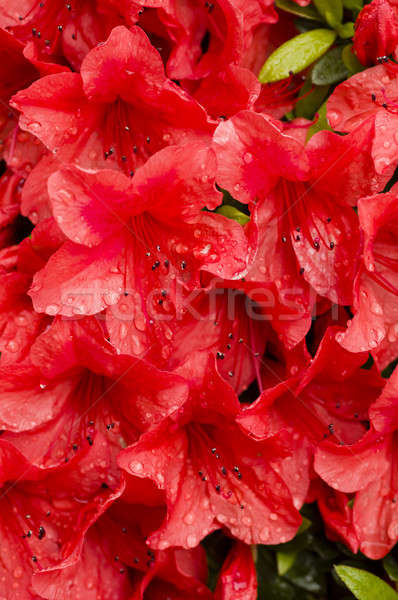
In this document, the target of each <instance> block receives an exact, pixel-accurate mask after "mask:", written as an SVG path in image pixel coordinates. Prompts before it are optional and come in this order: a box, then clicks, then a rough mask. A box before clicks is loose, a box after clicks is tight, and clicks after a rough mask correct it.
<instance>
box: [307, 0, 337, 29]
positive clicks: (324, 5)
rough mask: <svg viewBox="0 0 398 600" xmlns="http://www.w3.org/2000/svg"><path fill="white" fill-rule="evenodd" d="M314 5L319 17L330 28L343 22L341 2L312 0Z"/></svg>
mask: <svg viewBox="0 0 398 600" xmlns="http://www.w3.org/2000/svg"><path fill="white" fill-rule="evenodd" d="M314 4H315V6H316V8H317V10H318V12H319V14H320V15H322V17H323V18H324V19H325V21H326V23H327V24H328V25H330V27H333V28H335V27H337V26H338V25H340V24H341V21H342V20H343V2H342V0H314Z"/></svg>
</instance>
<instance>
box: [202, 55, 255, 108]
mask: <svg viewBox="0 0 398 600" xmlns="http://www.w3.org/2000/svg"><path fill="white" fill-rule="evenodd" d="M215 89H217V94H215V93H214V90H215ZM260 89H261V85H260V83H259V81H258V80H257V78H256V77H255V75H253V73H251V72H250V71H249V70H248V69H245V68H243V67H238V66H235V65H229V66H228V67H227V68H226V69H223V70H222V71H220V72H219V73H214V74H211V75H209V76H208V77H205V78H203V79H201V80H200V83H199V86H198V87H197V88H196V89H195V90H194V91H192V95H193V97H194V98H195V99H196V100H197V101H198V102H199V103H200V104H202V106H204V107H205V108H206V110H207V112H208V113H209V115H211V116H212V117H213V118H216V119H217V118H220V117H222V118H224V119H225V118H227V117H230V116H232V115H234V114H235V113H237V112H239V111H240V110H243V109H246V108H247V109H250V108H253V106H254V103H255V102H256V100H257V98H258V96H259V93H260Z"/></svg>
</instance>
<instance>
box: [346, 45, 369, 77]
mask: <svg viewBox="0 0 398 600" xmlns="http://www.w3.org/2000/svg"><path fill="white" fill-rule="evenodd" d="M341 58H342V59H343V63H344V64H345V66H346V67H347V69H348V70H349V72H350V74H351V75H354V74H355V73H359V72H360V71H363V70H364V68H365V67H364V66H363V65H361V63H360V62H359V60H358V59H357V57H356V56H355V54H354V53H353V51H352V44H347V46H344V48H343V52H342V53H341Z"/></svg>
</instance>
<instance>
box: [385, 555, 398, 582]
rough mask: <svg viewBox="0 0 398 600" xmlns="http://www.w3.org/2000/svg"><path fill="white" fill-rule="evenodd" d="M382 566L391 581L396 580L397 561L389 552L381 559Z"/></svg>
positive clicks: (397, 571)
mask: <svg viewBox="0 0 398 600" xmlns="http://www.w3.org/2000/svg"><path fill="white" fill-rule="evenodd" d="M383 567H384V568H385V570H386V572H387V575H388V576H389V578H390V579H391V581H398V562H397V561H396V560H395V558H394V557H393V556H392V555H391V554H387V556H386V557H385V558H384V559H383Z"/></svg>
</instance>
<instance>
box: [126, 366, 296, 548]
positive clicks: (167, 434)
mask: <svg viewBox="0 0 398 600" xmlns="http://www.w3.org/2000/svg"><path fill="white" fill-rule="evenodd" d="M201 363H202V364H203V365H204V364H206V365H207V370H206V372H205V371H204V369H203V368H201ZM179 372H180V373H181V374H184V376H185V377H186V378H187V380H188V381H189V384H190V388H191V397H190V400H189V402H188V403H187V404H186V405H185V406H184V408H183V410H182V411H180V414H179V416H178V417H177V419H174V418H169V419H166V420H164V421H163V422H162V423H161V424H160V425H159V426H158V427H155V428H154V429H152V430H151V431H150V432H148V433H146V434H144V435H143V436H142V437H141V438H140V440H139V441H138V442H137V443H136V444H133V445H132V446H130V447H129V448H126V450H123V451H122V452H121V454H120V455H119V464H120V466H121V467H122V468H124V469H125V470H126V471H127V472H129V473H131V474H132V475H135V476H138V477H141V478H148V479H151V480H153V481H154V482H155V483H156V485H157V486H158V487H159V489H162V490H164V492H165V496H166V501H167V508H168V515H167V519H166V520H165V521H164V522H163V524H162V526H161V528H160V529H158V530H157V531H156V532H155V533H153V534H152V535H151V536H150V538H149V543H150V544H151V545H152V546H153V547H154V548H158V549H164V548H167V547H169V546H175V545H178V546H182V547H184V548H191V547H194V546H196V545H197V544H198V543H199V542H200V540H201V539H202V538H203V537H204V536H206V535H207V534H208V533H211V532H212V531H214V530H215V529H218V528H220V527H226V528H227V529H228V530H229V531H230V532H231V533H232V535H233V536H234V537H236V538H238V539H240V540H242V541H245V542H246V543H249V544H250V543H268V544H271V543H280V542H284V541H287V540H288V539H291V537H293V535H294V534H295V532H296V530H297V528H298V525H299V523H300V515H299V513H298V512H297V511H296V509H295V508H294V506H293V503H292V499H291V496H290V493H289V491H288V488H287V486H286V485H285V483H284V481H283V478H282V477H280V475H279V474H278V473H277V468H278V467H277V465H276V466H275V463H277V459H278V458H279V456H280V453H281V449H280V448H279V442H278V440H276V441H274V440H271V441H267V442H264V443H259V442H254V441H252V440H250V438H249V437H247V436H246V435H244V434H243V433H242V432H241V431H240V430H239V427H238V426H237V424H236V417H237V415H238V413H239V402H238V399H237V397H236V396H235V394H234V392H233V390H232V388H231V387H230V386H228V384H226V383H225V382H224V381H223V380H222V379H221V378H220V376H219V375H218V373H217V372H216V370H215V368H214V359H210V360H209V358H208V357H207V355H206V354H202V355H193V356H192V357H191V360H190V361H189V362H188V363H187V364H186V365H185V366H184V368H182V369H180V370H179ZM203 373H206V374H205V375H203ZM205 381H206V388H207V390H208V392H207V393H206V392H205V391H203V384H204V382H205Z"/></svg>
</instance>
